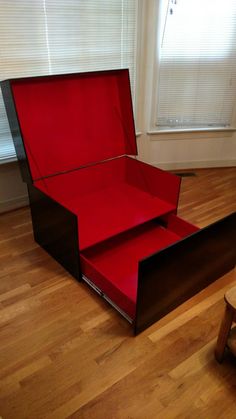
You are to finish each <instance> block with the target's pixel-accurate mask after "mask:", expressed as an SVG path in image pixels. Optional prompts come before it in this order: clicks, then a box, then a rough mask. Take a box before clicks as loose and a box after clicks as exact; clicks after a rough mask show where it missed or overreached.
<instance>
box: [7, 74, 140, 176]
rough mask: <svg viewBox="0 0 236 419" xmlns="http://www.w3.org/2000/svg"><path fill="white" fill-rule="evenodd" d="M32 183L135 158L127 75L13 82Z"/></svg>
mask: <svg viewBox="0 0 236 419" xmlns="http://www.w3.org/2000/svg"><path fill="white" fill-rule="evenodd" d="M11 87H12V92H13V96H14V100H15V105H16V110H17V114H18V119H19V123H20V128H21V132H22V136H23V140H24V145H25V149H26V153H27V157H28V161H29V165H30V169H31V174H32V178H33V179H38V178H42V177H45V176H48V175H50V174H55V173H59V172H63V171H68V170H72V169H75V168H78V167H81V166H84V165H87V164H89V163H92V162H97V161H101V160H105V159H108V158H112V157H116V156H120V155H124V154H131V155H135V154H137V147H136V138H135V129H134V122H133V113H132V103H131V96H130V86H129V75H128V70H117V71H116V70H115V71H108V72H95V73H81V74H72V75H61V76H48V77H35V78H25V79H16V80H12V81H11Z"/></svg>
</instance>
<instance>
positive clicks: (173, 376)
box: [0, 168, 236, 419]
mask: <svg viewBox="0 0 236 419" xmlns="http://www.w3.org/2000/svg"><path fill="white" fill-rule="evenodd" d="M195 172H196V174H197V176H195V177H189V178H183V181H182V191H181V198H180V211H179V215H180V216H183V217H184V218H185V219H187V220H189V221H191V222H193V223H196V224H197V225H199V226H201V227H203V226H206V225H207V224H209V223H211V222H213V221H215V220H217V219H219V218H221V217H223V216H225V215H227V214H229V213H230V212H232V211H235V210H236V169H231V168H227V169H210V170H198V171H195ZM0 266H1V271H0V278H1V279H0V379H1V381H0V416H1V417H2V418H3V419H19V418H22V419H35V418H43V419H46V418H55V419H60V418H81V419H82V418H83V419H84V418H86V419H93V418H96V419H100V418H101V419H118V418H119V419H131V418H132V419H134V418H135V419H136V418H140V419H153V418H158V419H168V418H181V419H182V418H191V419H192V418H198V419H199V418H200V419H201V418H202V419H211V418H212V419H216V418H223V419H225V418H232V419H235V418H236V362H235V360H234V359H233V358H232V357H231V356H227V357H226V359H225V362H224V363H223V364H222V365H218V364H217V363H216V361H215V360H214V356H213V351H214V346H215V339H216V335H217V333H218V327H219V322H220V319H221V316H222V313H223V309H224V302H223V295H224V293H225V291H226V290H227V289H228V288H230V287H231V286H232V284H235V279H236V276H235V273H233V272H231V273H229V274H227V275H225V276H224V277H223V278H221V279H219V280H218V281H216V282H215V283H214V284H212V285H211V286H210V287H208V288H207V289H205V290H204V291H203V292H201V293H200V294H198V295H197V296H195V297H194V298H192V299H191V300H189V301H188V302H186V303H185V304H184V305H182V306H180V307H179V308H178V309H176V310H175V311H173V312H172V313H170V314H169V315H168V316H166V317H165V318H163V319H162V320H161V321H159V322H157V323H156V324H155V325H153V326H152V327H150V328H149V329H147V330H146V331H145V332H143V333H142V334H140V335H139V336H138V337H135V338H134V337H133V336H132V332H131V329H130V327H129V324H128V323H127V322H126V321H125V320H123V319H122V318H121V317H120V316H119V314H117V313H116V312H115V311H114V310H113V309H112V308H110V307H109V306H108V305H107V304H106V303H105V302H104V301H102V300H101V299H100V298H99V297H98V296H97V295H95V294H94V293H93V292H92V291H90V290H89V289H88V288H87V286H86V285H83V284H78V283H77V282H76V281H75V280H74V279H73V278H72V277H71V276H70V275H68V274H67V273H66V272H65V271H64V270H63V269H62V268H61V267H60V266H59V265H58V264H57V263H56V262H55V261H54V260H53V259H52V258H51V257H49V256H48V255H47V253H45V252H44V251H43V250H42V249H41V248H40V247H39V246H37V245H36V243H34V241H33V237H32V228H31V222H30V214H29V209H28V208H23V209H20V210H17V211H14V212H11V213H8V214H5V215H2V216H1V217H0Z"/></svg>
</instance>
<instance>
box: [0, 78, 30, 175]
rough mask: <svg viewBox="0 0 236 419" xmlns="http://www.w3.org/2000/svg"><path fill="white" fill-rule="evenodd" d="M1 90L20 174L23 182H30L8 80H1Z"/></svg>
mask: <svg viewBox="0 0 236 419" xmlns="http://www.w3.org/2000/svg"><path fill="white" fill-rule="evenodd" d="M1 90H2V95H3V100H4V104H5V108H6V113H7V118H8V122H9V126H10V130H11V135H12V138H13V142H14V146H15V150H16V155H17V159H18V162H19V167H20V171H21V176H22V179H23V181H24V182H28V183H32V177H31V173H30V168H29V164H28V160H27V157H26V152H25V147H24V143H23V139H22V135H21V129H20V124H19V121H18V118H17V114H16V109H15V104H14V99H13V95H12V91H11V85H10V81H9V80H5V81H2V82H1Z"/></svg>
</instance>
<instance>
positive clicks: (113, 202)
mask: <svg viewBox="0 0 236 419" xmlns="http://www.w3.org/2000/svg"><path fill="white" fill-rule="evenodd" d="M152 169H153V170H152V172H151V177H150V178H149V175H150V173H149V166H148V165H146V164H142V163H140V162H139V161H137V160H133V159H130V158H128V157H123V158H118V159H114V160H111V161H108V162H105V163H101V164H97V165H94V166H90V167H87V168H83V169H80V170H77V171H74V172H71V173H67V174H63V175H60V176H55V177H51V178H48V179H44V180H43V181H37V182H35V185H36V186H37V187H38V188H39V189H41V190H43V191H44V192H45V193H47V194H48V195H49V196H51V197H52V198H54V199H55V200H56V201H58V202H60V203H61V204H62V205H64V206H65V207H67V208H68V209H69V210H71V211H72V212H74V213H75V214H77V215H78V221H79V223H78V224H79V246H80V250H83V249H85V248H87V247H89V246H92V245H94V244H96V243H99V242H101V241H103V240H105V239H107V238H109V237H112V236H114V235H116V234H119V233H121V232H123V231H126V230H129V229H130V228H133V227H135V226H137V225H140V224H142V223H144V222H147V221H149V220H151V219H154V218H156V217H158V216H161V215H164V214H167V213H170V212H175V210H176V205H177V201H178V193H179V178H177V177H175V176H173V175H170V174H167V175H166V176H165V173H164V172H163V171H161V170H159V169H156V168H152ZM176 180H177V181H176ZM162 183H164V186H165V190H166V200H165V199H163V198H162V199H161V198H160V197H159V196H158V194H159V190H162V189H163V186H162ZM163 191H164V189H163ZM162 196H163V197H165V194H164V192H163V193H162Z"/></svg>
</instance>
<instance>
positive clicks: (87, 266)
mask: <svg viewBox="0 0 236 419" xmlns="http://www.w3.org/2000/svg"><path fill="white" fill-rule="evenodd" d="M235 252H236V231H235V214H232V215H231V216H228V217H226V218H224V219H223V220H220V221H219V222H217V223H214V224H212V225H210V226H209V227H207V228H205V229H202V230H199V229H197V228H196V227H195V226H193V225H191V224H189V223H187V222H185V221H184V220H182V219H180V218H179V217H177V216H175V215H173V214H171V215H169V216H167V217H164V219H162V220H160V219H157V220H154V221H151V222H148V223H146V224H143V225H142V226H140V227H138V228H135V229H132V230H130V231H129V232H126V233H124V234H121V235H118V236H116V237H113V238H112V239H109V240H107V241H104V242H103V243H100V244H99V245H96V246H93V247H91V248H89V249H87V250H85V251H83V252H81V254H80V258H81V269H82V273H83V275H84V279H85V280H87V279H88V280H89V281H88V282H89V283H90V285H92V286H93V287H94V288H95V289H96V290H97V291H98V292H99V293H100V294H101V295H102V296H104V297H105V298H106V299H107V300H109V301H110V302H111V303H112V304H113V305H114V306H115V307H116V308H118V310H119V311H121V313H122V314H123V315H125V317H127V318H128V320H129V321H130V322H131V323H133V324H134V326H135V332H136V333H138V332H140V331H141V330H143V329H144V328H146V327H147V326H148V325H150V324H152V323H153V322H155V321H156V320H158V319H159V318H161V317H162V316H163V315H165V314H167V313H168V312H169V311H170V310H172V309H173V308H175V307H176V306H177V305H179V304H180V303H182V302H183V301H185V300H186V299H187V298H190V297H191V296H192V295H194V294H195V293H196V292H198V291H200V290H201V289H202V288H204V287H206V286H207V285H208V284H210V283H211V282H212V281H214V280H215V279H217V278H218V277H220V276H221V275H223V274H224V273H225V272H227V270H230V269H231V268H233V266H234V264H235V261H236V253H235Z"/></svg>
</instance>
